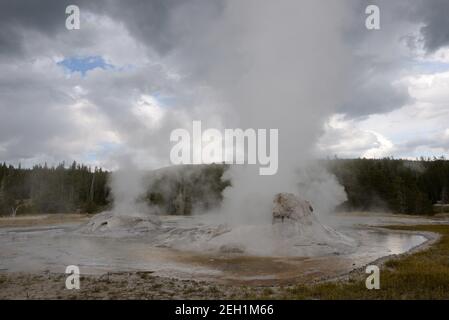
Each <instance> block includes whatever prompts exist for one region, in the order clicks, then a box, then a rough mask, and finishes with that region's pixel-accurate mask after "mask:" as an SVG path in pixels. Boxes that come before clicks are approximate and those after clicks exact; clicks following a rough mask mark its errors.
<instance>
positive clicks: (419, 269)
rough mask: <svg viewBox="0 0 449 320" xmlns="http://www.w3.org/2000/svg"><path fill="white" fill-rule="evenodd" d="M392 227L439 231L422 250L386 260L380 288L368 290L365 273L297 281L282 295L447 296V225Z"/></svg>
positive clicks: (354, 296)
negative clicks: (330, 279) (311, 282)
mask: <svg viewBox="0 0 449 320" xmlns="http://www.w3.org/2000/svg"><path fill="white" fill-rule="evenodd" d="M389 228H390V229H394V230H411V231H430V232H435V233H439V234H441V235H442V237H441V238H440V240H439V241H438V242H437V243H435V244H433V246H432V247H431V248H429V249H427V250H425V251H421V252H417V253H415V254H412V255H407V256H404V257H403V258H400V259H396V260H390V261H387V262H386V263H385V264H384V266H383V268H382V269H381V271H380V289H379V290H368V289H366V287H365V280H366V277H367V276H368V275H366V276H362V277H360V276H354V277H352V278H351V279H350V280H348V281H345V282H330V283H321V284H316V285H297V286H294V287H290V288H286V289H285V290H284V291H283V292H282V293H281V297H280V298H282V299H449V225H417V226H391V227H389Z"/></svg>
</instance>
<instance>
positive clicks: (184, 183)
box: [0, 158, 449, 215]
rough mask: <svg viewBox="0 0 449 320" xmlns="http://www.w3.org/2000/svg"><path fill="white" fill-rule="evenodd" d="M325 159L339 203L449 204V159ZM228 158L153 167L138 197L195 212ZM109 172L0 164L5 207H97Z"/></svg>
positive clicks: (168, 209) (169, 209)
mask: <svg viewBox="0 0 449 320" xmlns="http://www.w3.org/2000/svg"><path fill="white" fill-rule="evenodd" d="M323 165H324V166H325V167H326V168H327V170H328V171H330V172H331V173H333V174H334V175H335V176H336V177H337V179H338V181H339V182H340V183H341V184H342V185H343V186H344V188H345V190H346V193H347V196H348V199H347V201H346V202H345V203H343V204H342V205H341V206H340V209H342V210H368V211H369V210H388V211H391V212H394V213H404V214H431V213H433V208H432V206H433V205H434V204H437V203H438V204H449V161H448V160H446V159H444V158H438V159H437V158H433V159H423V158H422V159H420V160H416V161H409V160H400V159H391V158H385V159H378V160H376V159H332V160H323ZM227 168H228V166H227V165H222V164H212V165H199V166H193V165H192V166H179V167H176V168H167V169H161V170H156V171H153V172H149V173H148V177H146V178H147V192H146V193H144V194H143V195H142V197H141V199H140V200H141V201H145V202H146V203H147V204H148V205H151V206H152V207H157V208H158V211H159V212H161V213H165V214H184V215H188V214H191V213H192V212H193V211H194V210H208V209H210V208H213V207H215V206H219V205H220V203H221V200H222V193H223V190H224V189H225V188H226V187H228V186H230V185H231V181H229V180H226V179H224V173H225V171H226V170H227ZM109 176H110V172H108V171H105V170H103V169H101V168H91V167H89V166H85V165H83V164H78V163H76V162H73V163H72V164H71V165H70V166H66V165H65V164H64V163H61V164H59V165H58V166H52V167H49V166H47V165H45V164H44V165H36V166H34V167H33V168H21V167H20V165H19V166H17V167H14V166H12V165H7V164H5V163H3V164H2V165H0V215H16V214H24V213H69V212H88V213H93V212H98V211H101V210H106V209H108V208H110V207H111V205H112V201H113V199H112V198H111V192H110V188H109V184H108V179H109Z"/></svg>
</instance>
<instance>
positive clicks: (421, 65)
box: [410, 60, 449, 74]
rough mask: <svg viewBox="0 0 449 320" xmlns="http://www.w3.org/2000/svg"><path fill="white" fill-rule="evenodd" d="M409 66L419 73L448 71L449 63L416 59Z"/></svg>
mask: <svg viewBox="0 0 449 320" xmlns="http://www.w3.org/2000/svg"><path fill="white" fill-rule="evenodd" d="M410 65H411V67H412V68H413V69H415V70H416V71H417V72H419V73H425V74H434V73H442V72H446V71H449V63H447V62H443V61H425V60H422V61H416V60H413V61H412V62H411V63H410Z"/></svg>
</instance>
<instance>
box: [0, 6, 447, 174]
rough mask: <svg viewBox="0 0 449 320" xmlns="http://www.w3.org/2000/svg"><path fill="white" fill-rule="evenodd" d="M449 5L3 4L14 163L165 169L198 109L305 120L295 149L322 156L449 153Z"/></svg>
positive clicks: (0, 149) (232, 120) (3, 134)
mask: <svg viewBox="0 0 449 320" xmlns="http://www.w3.org/2000/svg"><path fill="white" fill-rule="evenodd" d="M315 3H318V4H315ZM69 4H76V5H78V6H79V8H80V11H81V27H80V29H79V30H67V29H66V27H65V20H66V17H67V15H66V14H65V9H66V7H67V6H68V5H69ZM369 4H376V5H378V6H379V8H380V26H381V29H380V30H367V29H366V28H365V19H366V17H367V16H366V14H365V8H366V6H367V5H369ZM448 14H449V1H447V0H397V1H375V0H372V1H362V0H360V1H358V0H341V1H338V2H337V1H335V2H329V1H324V0H323V1H314V2H313V4H312V3H311V2H310V1H293V0H292V1H276V2H275V1H268V0H262V1H252V0H243V1H233V0H229V1H208V0H182V1H181V0H147V1H143V0H130V1H124V0H123V1H120V0H109V1H102V0H99V1H87V0H86V1H65V0H63V1H61V0H48V1H28V0H26V1H25V0H0V161H6V162H8V163H14V164H17V163H19V162H20V163H21V164H22V165H25V166H29V165H32V164H35V163H43V162H48V163H52V164H53V163H57V162H59V161H64V160H65V161H66V162H71V161H73V160H76V161H78V162H83V163H88V164H92V165H98V166H103V167H105V168H109V169H113V168H116V167H117V165H118V163H120V161H121V159H123V158H124V157H128V156H129V155H131V157H132V159H133V161H135V162H136V163H139V164H144V166H145V167H157V166H161V165H166V164H168V161H169V158H168V157H169V148H170V144H169V136H170V132H171V130H173V129H174V128H178V127H188V125H189V123H191V120H194V119H197V120H203V121H205V122H207V125H208V127H216V128H228V127H230V128H233V127H236V126H261V127H262V128H267V127H275V128H276V127H283V124H284V122H289V121H290V123H289V124H287V125H286V126H285V130H284V132H286V133H287V134H290V136H289V141H290V142H289V144H288V148H296V145H295V141H297V137H295V135H297V136H301V139H302V140H304V139H305V140H307V141H310V143H311V145H312V146H313V149H314V150H313V152H314V153H316V155H318V156H320V157H324V156H331V157H333V156H334V155H337V156H339V157H376V158H378V157H385V156H394V157H396V158H397V157H402V158H416V157H419V156H441V155H447V153H448V150H449V128H448V125H447V124H448V123H449V19H448V18H447V17H448ZM318 97H319V99H318ZM295 104H300V105H301V106H300V107H297V108H296V107H295ZM284 105H286V106H288V108H287V107H286V108H283V106H284ZM322 105H323V106H322ZM324 105H325V106H324ZM278 110H280V111H278ZM259 114H264V116H263V117H260V116H258V115H259ZM278 114H281V115H280V116H279V117H278ZM300 118H303V119H306V120H307V121H301V120H299V119H300ZM242 119H243V120H242ZM254 119H257V120H260V121H259V122H256V121H255V120H254ZM276 119H280V120H277V121H276ZM295 121H297V122H295ZM308 125H310V126H311V127H313V130H312V129H311V128H307V126H308ZM293 126H296V127H298V130H297V131H295V130H291V129H292V128H293ZM282 132H283V131H282V130H281V131H280V134H282ZM299 147H302V146H301V145H300V144H299V146H298V148H299Z"/></svg>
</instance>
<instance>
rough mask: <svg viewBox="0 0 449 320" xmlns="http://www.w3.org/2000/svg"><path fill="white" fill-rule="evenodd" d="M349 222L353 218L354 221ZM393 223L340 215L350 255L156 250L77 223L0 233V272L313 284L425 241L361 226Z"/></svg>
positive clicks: (145, 243) (143, 240)
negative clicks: (351, 243)
mask: <svg viewBox="0 0 449 320" xmlns="http://www.w3.org/2000/svg"><path fill="white" fill-rule="evenodd" d="M171 219H173V218H171ZM345 219H346V220H345ZM350 219H351V221H353V220H354V216H351V217H350ZM398 219H399V218H398V217H397V216H395V217H392V218H389V217H388V216H382V218H378V217H375V218H373V217H368V218H367V217H363V216H362V217H360V216H357V217H356V220H357V223H356V224H355V225H354V224H353V223H352V222H351V223H350V222H349V219H348V218H347V217H342V218H341V219H340V222H341V226H340V228H339V230H340V231H341V232H343V233H344V234H346V235H348V236H350V237H351V238H353V239H355V240H356V241H357V246H356V247H355V248H354V250H352V251H351V252H348V253H344V254H341V253H338V252H336V253H334V254H326V255H323V256H319V255H318V256H313V257H301V256H298V257H292V256H254V255H246V254H229V253H219V252H198V251H188V250H182V251H181V250H176V249H173V248H166V247H158V246H155V245H154V242H152V241H151V239H150V237H145V236H139V237H126V238H115V237H96V236H88V235H82V234H78V233H74V232H72V231H73V230H75V229H76V228H77V227H78V225H79V224H67V225H60V226H38V227H20V228H0V271H3V272H20V271H23V272H34V273H39V272H43V271H46V270H48V271H51V272H58V273H59V272H61V273H62V272H64V271H65V268H66V266H68V265H77V266H79V267H80V270H81V273H84V274H92V273H106V272H121V271H152V272H154V273H155V275H160V276H170V277H178V278H183V279H203V280H214V281H219V282H241V283H247V284H251V283H254V284H261V283H267V284H274V283H276V284H279V283H288V282H290V281H293V280H294V281H301V280H306V279H307V281H311V280H313V279H318V278H323V277H334V276H338V275H341V274H344V273H347V272H349V271H351V270H353V269H355V268H358V267H361V266H364V265H366V264H368V263H370V262H372V261H374V260H376V259H378V258H381V257H383V256H388V255H392V254H400V253H403V252H406V251H408V250H410V249H412V248H414V247H416V246H418V245H420V244H422V243H424V242H425V241H426V238H425V237H424V236H423V235H419V234H409V233H400V232H394V231H385V230H383V229H382V230H378V229H372V228H368V227H366V225H367V224H370V225H376V224H388V223H389V222H392V223H398V221H399V223H402V222H404V221H406V219H405V220H400V219H399V220H398ZM175 221H176V220H175ZM429 222H430V223H433V222H435V221H430V220H427V219H426V220H424V221H416V219H415V220H413V222H412V223H429ZM171 223H173V220H172V222H171ZM175 223H176V222H175ZM190 223H191V222H190ZM365 224H366V225H365Z"/></svg>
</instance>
